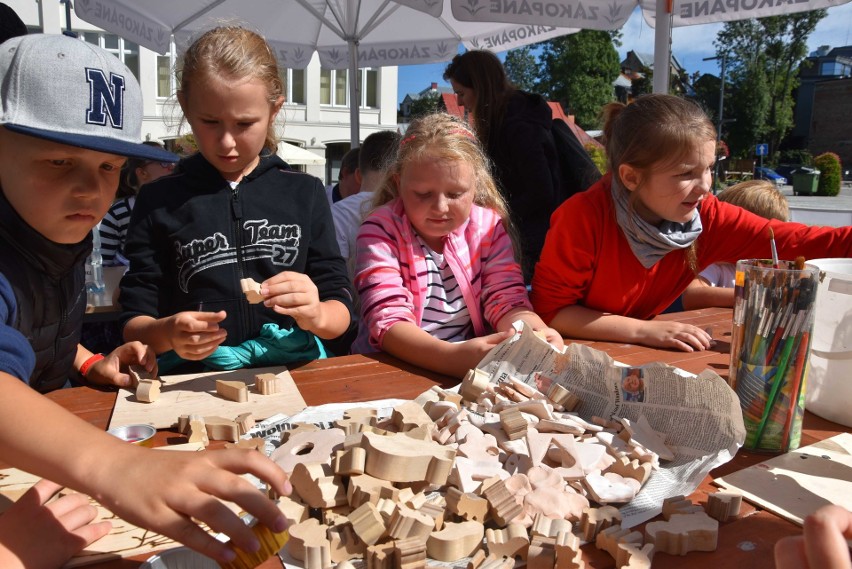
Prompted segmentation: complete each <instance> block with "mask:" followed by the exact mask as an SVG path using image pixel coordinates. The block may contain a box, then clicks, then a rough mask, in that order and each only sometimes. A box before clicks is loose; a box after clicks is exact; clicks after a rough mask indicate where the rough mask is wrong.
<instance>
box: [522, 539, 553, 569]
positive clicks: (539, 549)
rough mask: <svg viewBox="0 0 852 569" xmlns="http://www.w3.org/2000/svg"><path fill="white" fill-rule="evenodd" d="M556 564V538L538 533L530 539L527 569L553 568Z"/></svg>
mask: <svg viewBox="0 0 852 569" xmlns="http://www.w3.org/2000/svg"><path fill="white" fill-rule="evenodd" d="M555 566H556V539H554V538H552V537H544V536H541V535H537V536H535V537H533V539H532V541H530V548H529V551H528V552H527V569H553V568H554V567H555Z"/></svg>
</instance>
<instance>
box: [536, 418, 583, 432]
mask: <svg viewBox="0 0 852 569" xmlns="http://www.w3.org/2000/svg"><path fill="white" fill-rule="evenodd" d="M535 428H536V430H537V431H538V432H539V433H564V434H568V435H582V434H583V433H585V432H586V429H584V428H583V427H581V426H580V425H578V424H577V423H575V422H573V421H565V420H563V419H545V420H543V421H539V422H538V423H537V424H536V426H535Z"/></svg>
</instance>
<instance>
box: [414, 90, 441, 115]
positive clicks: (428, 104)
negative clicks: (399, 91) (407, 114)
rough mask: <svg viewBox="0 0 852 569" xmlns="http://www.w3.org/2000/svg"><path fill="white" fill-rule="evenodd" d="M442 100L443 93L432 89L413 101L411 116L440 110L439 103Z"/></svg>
mask: <svg viewBox="0 0 852 569" xmlns="http://www.w3.org/2000/svg"><path fill="white" fill-rule="evenodd" d="M440 100H441V95H440V94H439V93H438V92H437V91H430V92H428V93H426V94H425V95H423V96H422V97H420V98H419V99H417V100H416V101H412V102H411V118H417V117H420V116H423V115H429V114H432V113H434V112H436V111H437V110H438V103H439V101H440Z"/></svg>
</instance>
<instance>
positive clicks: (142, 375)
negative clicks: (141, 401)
mask: <svg viewBox="0 0 852 569" xmlns="http://www.w3.org/2000/svg"><path fill="white" fill-rule="evenodd" d="M127 375H129V376H130V387H132V388H133V389H136V387H137V386H138V385H139V382H140V381H142V380H143V379H147V380H159V381H162V380H161V379H160V378H159V377H157V376H156V375H154V374H153V373H151V372H150V371H148V370H147V369H145V366H141V365H137V364H132V365H130V366H128V368H127Z"/></svg>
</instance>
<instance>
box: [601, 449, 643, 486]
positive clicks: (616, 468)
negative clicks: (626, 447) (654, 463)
mask: <svg viewBox="0 0 852 569" xmlns="http://www.w3.org/2000/svg"><path fill="white" fill-rule="evenodd" d="M607 472H615V473H616V474H618V475H619V476H622V477H624V478H632V479H634V480H636V481H637V482H639V484H640V485H641V484H645V482H647V481H648V478H650V477H651V464H650V463H647V462H641V463H640V462H639V461H638V460H636V459H633V460H630V459H629V458H627V457H626V456H621V457H618V458H616V459H615V462H614V463H612V464H611V465H610V466H609V468H607Z"/></svg>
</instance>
